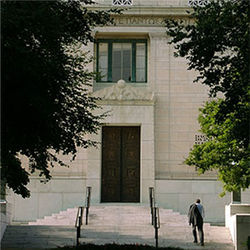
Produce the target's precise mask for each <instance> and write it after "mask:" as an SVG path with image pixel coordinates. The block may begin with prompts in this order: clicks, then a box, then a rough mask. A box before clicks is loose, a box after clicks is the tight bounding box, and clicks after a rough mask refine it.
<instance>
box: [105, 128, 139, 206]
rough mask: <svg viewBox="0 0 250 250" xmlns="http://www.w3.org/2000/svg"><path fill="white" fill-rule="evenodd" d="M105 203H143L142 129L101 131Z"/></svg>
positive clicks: (108, 129)
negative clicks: (141, 179)
mask: <svg viewBox="0 0 250 250" xmlns="http://www.w3.org/2000/svg"><path fill="white" fill-rule="evenodd" d="M101 201H102V202H140V127H138V126H130V127H118V126H105V127H103V128H102V183H101Z"/></svg>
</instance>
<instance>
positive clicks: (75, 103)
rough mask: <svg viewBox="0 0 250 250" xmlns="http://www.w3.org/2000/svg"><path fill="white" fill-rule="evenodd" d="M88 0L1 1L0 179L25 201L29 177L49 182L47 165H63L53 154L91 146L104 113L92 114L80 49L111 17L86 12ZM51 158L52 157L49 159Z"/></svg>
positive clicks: (84, 55) (89, 75) (84, 60)
mask: <svg viewBox="0 0 250 250" xmlns="http://www.w3.org/2000/svg"><path fill="white" fill-rule="evenodd" d="M86 4H88V5H91V4H93V2H92V1H91V0H68V1H59V0H58V1H2V2H1V19H2V20H1V24H2V36H1V44H2V47H1V49H2V51H1V53H2V67H1V71H2V72H1V73H2V78H1V81H2V92H1V98H2V99H1V100H2V103H1V129H2V139H1V178H2V181H5V182H6V184H7V185H8V187H9V188H12V189H13V190H14V192H16V193H17V194H21V195H22V196H23V197H28V196H29V195H30V193H29V190H28V189H27V187H26V185H27V183H28V182H29V173H28V172H27V171H26V170H25V169H24V168H22V166H21V162H20V159H19V157H18V155H19V154H22V155H25V156H27V157H28V158H29V167H30V170H31V172H34V171H35V170H38V171H40V172H39V173H40V176H43V177H44V178H45V179H47V180H48V179H50V178H51V176H50V171H49V166H52V167H53V164H54V163H55V162H57V163H59V164H61V165H64V164H63V162H61V161H60V160H59V159H58V158H57V153H63V154H69V153H71V154H72V155H73V157H74V156H75V154H76V151H77V147H88V146H90V145H95V142H93V141H90V140H87V139H86V137H85V136H86V134H91V133H96V132H97V130H98V128H99V125H100V121H101V119H102V115H100V116H99V115H93V113H92V111H93V110H94V109H96V108H97V105H96V104H95V98H93V97H90V96H89V95H88V85H89V84H90V82H91V80H92V77H93V73H91V72H89V71H88V70H87V69H86V65H87V64H88V63H89V62H90V60H91V58H90V57H89V56H88V54H87V53H86V52H84V51H83V50H81V46H82V45H86V44H87V43H88V42H89V41H93V37H92V28H93V27H95V26H101V25H105V24H107V23H110V22H111V18H110V13H111V12H112V11H107V12H105V11H90V10H87V8H86ZM53 152H54V153H53Z"/></svg>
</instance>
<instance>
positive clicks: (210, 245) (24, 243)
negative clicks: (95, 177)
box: [2, 204, 234, 250]
mask: <svg viewBox="0 0 250 250" xmlns="http://www.w3.org/2000/svg"><path fill="white" fill-rule="evenodd" d="M76 214H77V208H70V209H68V210H66V211H62V212H60V213H58V214H53V215H51V216H46V217H44V218H43V219H38V220H37V221H36V222H30V223H29V225H26V226H9V227H8V228H7V231H6V233H5V235H4V238H3V241H2V247H3V249H8V248H11V249H13V247H14V248H15V247H16V248H19V247H22V248H23V249H34V247H36V248H49V247H57V246H63V245H74V244H75V238H76V229H75V228H74V224H75V219H76ZM160 222H161V227H160V229H159V247H166V246H173V247H180V248H183V249H210V250H213V249H218V250H219V249H220V250H233V249H234V247H233V244H232V241H231V238H230V233H229V231H228V229H227V228H225V227H220V226H211V225H210V224H208V223H205V224H204V234H205V246H204V247H201V246H199V245H196V244H194V243H193V242H192V241H193V238H192V230H191V227H190V226H189V225H188V220H187V216H186V215H181V214H179V213H176V212H173V211H172V210H169V209H163V208H160ZM154 233H155V231H154V228H153V226H152V225H151V214H150V208H149V207H148V206H140V205H131V204H130V205H128V204H125V205H124V204H121V205H118V204H110V205H105V206H104V205H100V206H92V207H90V210H89V223H88V225H85V224H83V225H82V230H81V239H80V242H81V243H94V244H106V243H118V244H147V245H155V239H154ZM29 246H32V247H33V248H29Z"/></svg>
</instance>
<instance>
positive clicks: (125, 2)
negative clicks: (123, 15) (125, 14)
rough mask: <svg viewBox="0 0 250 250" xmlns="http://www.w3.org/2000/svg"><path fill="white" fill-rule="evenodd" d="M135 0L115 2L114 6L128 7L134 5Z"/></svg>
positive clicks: (118, 0) (116, 0) (115, 0)
mask: <svg viewBox="0 0 250 250" xmlns="http://www.w3.org/2000/svg"><path fill="white" fill-rule="evenodd" d="M132 4H133V0H113V5H118V6H126V5H132Z"/></svg>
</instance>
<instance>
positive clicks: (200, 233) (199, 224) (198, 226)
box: [192, 220, 204, 244]
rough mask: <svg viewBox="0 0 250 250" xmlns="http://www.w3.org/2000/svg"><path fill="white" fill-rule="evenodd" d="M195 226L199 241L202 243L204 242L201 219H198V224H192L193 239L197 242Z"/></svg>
mask: <svg viewBox="0 0 250 250" xmlns="http://www.w3.org/2000/svg"><path fill="white" fill-rule="evenodd" d="M196 227H197V228H198V232H199V239H200V243H201V244H203V243H204V233H203V220H202V221H199V223H198V225H196V226H194V225H192V228H193V236H194V241H195V242H198V241H197V233H196Z"/></svg>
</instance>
